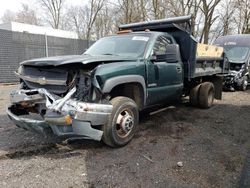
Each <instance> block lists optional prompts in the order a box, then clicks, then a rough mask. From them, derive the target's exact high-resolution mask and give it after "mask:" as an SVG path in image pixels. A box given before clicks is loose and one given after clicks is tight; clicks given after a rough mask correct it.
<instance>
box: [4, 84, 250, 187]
mask: <svg viewBox="0 0 250 188" xmlns="http://www.w3.org/2000/svg"><path fill="white" fill-rule="evenodd" d="M15 88H17V86H0V187H18V188H19V187H143V188H144V187H145V188H147V187H150V188H151V187H164V188H165V187H178V188H179V187H181V188H182V187H183V188H186V187H190V188H191V187H192V188H193V187H207V188H210V187H216V188H219V187H226V188H230V187H238V184H239V180H240V174H241V170H242V168H243V162H244V160H245V156H246V154H247V151H248V150H249V149H250V90H248V91H246V92H226V93H223V100H222V101H216V102H215V105H214V106H213V107H212V108H210V109H205V110H204V109H197V108H193V107H190V106H189V105H188V104H186V103H183V104H180V105H178V106H176V107H170V108H167V109H166V110H165V111H162V112H160V113H157V114H155V115H151V116H150V117H148V116H147V117H143V118H142V120H141V122H140V125H139V126H138V131H137V133H136V135H135V138H134V139H133V140H132V141H131V142H130V143H129V144H128V145H127V146H125V147H122V148H118V149H112V148H109V147H107V146H105V145H104V144H103V143H101V142H94V141H89V140H80V141H75V142H72V143H65V142H63V141H62V140H60V139H56V138H45V137H43V136H41V135H38V134H35V133H32V132H28V131H25V130H23V129H20V128H17V127H16V126H15V125H14V124H13V123H12V122H11V121H10V120H9V119H8V117H7V116H6V113H5V108H6V106H7V105H8V103H9V99H8V95H9V92H10V90H12V89H15ZM177 162H182V163H183V166H182V167H179V166H177Z"/></svg>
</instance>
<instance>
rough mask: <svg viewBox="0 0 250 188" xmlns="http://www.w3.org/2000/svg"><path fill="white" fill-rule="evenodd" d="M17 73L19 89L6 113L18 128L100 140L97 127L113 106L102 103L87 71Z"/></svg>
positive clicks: (30, 69) (30, 70)
mask: <svg viewBox="0 0 250 188" xmlns="http://www.w3.org/2000/svg"><path fill="white" fill-rule="evenodd" d="M16 74H17V75H18V77H19V78H20V79H21V80H22V81H21V87H22V88H21V89H20V90H16V91H12V92H11V94H10V101H11V103H12V104H11V106H9V107H8V108H7V114H8V116H9V117H10V119H11V120H12V121H13V122H14V123H15V124H16V125H17V126H18V127H21V128H24V129H26V130H31V131H35V132H39V133H43V134H45V135H46V134H47V133H48V132H51V131H52V132H53V133H54V134H55V135H57V136H64V137H81V138H87V139H93V140H98V141H100V140H101V138H102V134H103V132H102V131H101V129H100V126H101V125H103V124H105V123H106V121H107V119H108V117H109V115H110V114H111V112H112V109H113V106H112V105H111V104H109V103H108V102H107V100H102V98H101V96H100V94H98V89H97V88H95V86H94V85H95V82H94V81H93V80H94V79H93V77H92V76H91V74H89V72H85V71H81V70H79V69H78V70H77V69H75V70H74V69H71V71H67V69H66V68H64V69H55V68H49V69H44V68H37V67H32V66H27V67H22V69H21V70H19V71H18V72H17V73H16ZM105 101H106V102H105Z"/></svg>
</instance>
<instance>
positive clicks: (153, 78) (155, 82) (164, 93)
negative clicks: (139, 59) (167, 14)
mask: <svg viewBox="0 0 250 188" xmlns="http://www.w3.org/2000/svg"><path fill="white" fill-rule="evenodd" d="M171 43H173V39H172V38H170V37H169V36H165V35H161V36H159V37H158V38H157V39H156V41H155V44H154V47H153V49H152V53H151V54H152V57H156V56H157V55H158V54H166V52H167V49H166V47H167V45H170V44H171ZM147 78H148V79H147V90H148V101H147V103H148V105H153V104H156V103H160V102H171V101H173V100H175V99H177V98H179V97H180V96H181V94H182V89H183V67H182V62H181V61H179V62H174V63H173V62H171V63H169V62H167V61H166V60H156V61H154V59H153V58H150V60H149V61H148V62H147Z"/></svg>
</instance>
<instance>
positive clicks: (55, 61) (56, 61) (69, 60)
mask: <svg viewBox="0 0 250 188" xmlns="http://www.w3.org/2000/svg"><path fill="white" fill-rule="evenodd" d="M132 60H136V58H131V57H124V56H113V55H100V56H90V55H70V56H54V57H46V58H39V59H31V60H27V61H23V62H22V63H21V65H32V66H60V65H67V64H73V63H82V64H90V63H95V62H119V61H132Z"/></svg>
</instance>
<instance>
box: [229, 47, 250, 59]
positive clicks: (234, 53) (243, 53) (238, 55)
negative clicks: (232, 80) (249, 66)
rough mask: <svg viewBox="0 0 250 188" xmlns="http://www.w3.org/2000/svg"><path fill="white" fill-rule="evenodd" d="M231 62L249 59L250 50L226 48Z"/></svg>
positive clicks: (246, 48)
mask: <svg viewBox="0 0 250 188" xmlns="http://www.w3.org/2000/svg"><path fill="white" fill-rule="evenodd" d="M224 49H225V52H226V54H227V57H228V59H229V61H232V62H239V63H241V62H243V61H245V60H246V58H247V57H248V54H249V51H250V48H249V47H241V46H224Z"/></svg>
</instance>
